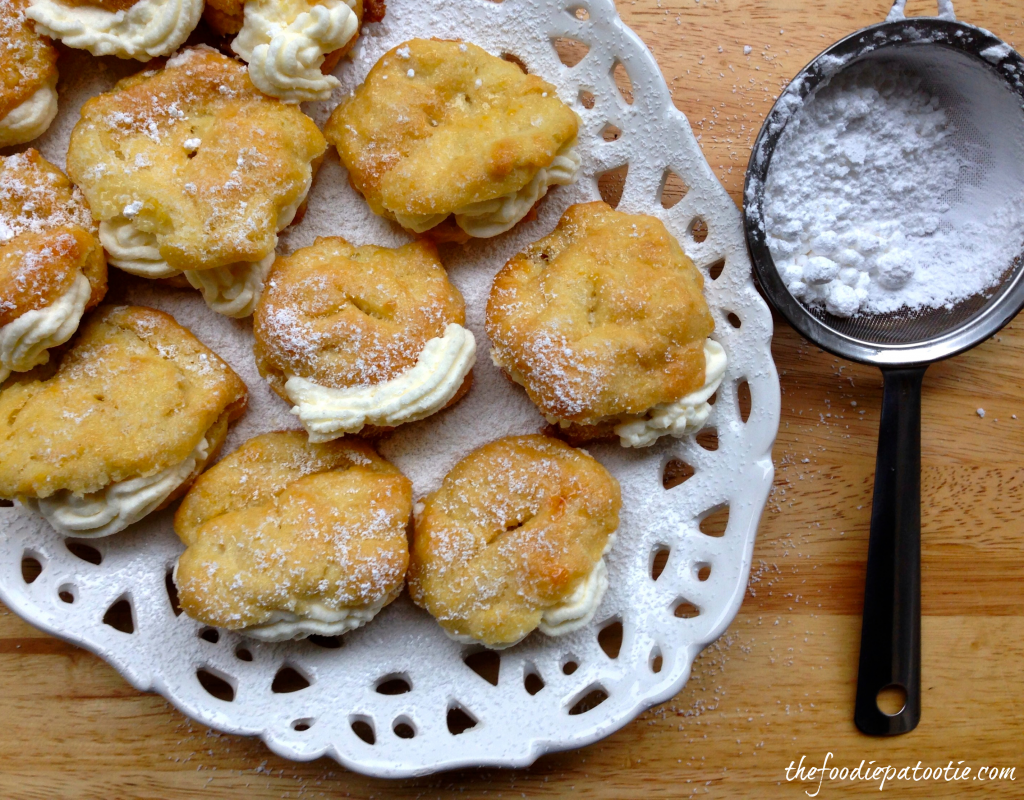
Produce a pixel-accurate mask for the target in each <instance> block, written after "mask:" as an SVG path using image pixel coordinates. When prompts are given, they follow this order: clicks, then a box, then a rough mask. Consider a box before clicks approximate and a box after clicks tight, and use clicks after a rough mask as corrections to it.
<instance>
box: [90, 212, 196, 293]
mask: <svg viewBox="0 0 1024 800" xmlns="http://www.w3.org/2000/svg"><path fill="white" fill-rule="evenodd" d="M100 243H101V244H102V245H103V249H104V250H106V251H107V262H108V263H110V264H113V265H114V266H115V267H117V268H118V269H123V270H124V271H125V272H130V273H131V274H132V275H138V276H139V277H141V278H154V279H155V278H173V277H174V276H175V275H180V274H181V270H178V269H175V268H174V267H172V266H171V265H170V264H168V263H167V262H166V261H164V259H163V258H162V257H161V256H160V248H158V247H157V246H156V236H155V235H153V234H152V233H146V232H145V231H140V230H139V229H138V228H136V227H135V226H134V225H133V224H132V222H131V220H130V219H128V218H127V217H125V216H122V215H118V216H116V217H114V218H113V219H111V220H104V221H103V222H101V223H100Z"/></svg>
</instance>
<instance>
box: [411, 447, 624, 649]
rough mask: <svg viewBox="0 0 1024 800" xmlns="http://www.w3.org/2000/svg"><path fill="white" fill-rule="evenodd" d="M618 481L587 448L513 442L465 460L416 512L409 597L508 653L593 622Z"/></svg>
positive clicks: (469, 636) (457, 632) (452, 630)
mask: <svg viewBox="0 0 1024 800" xmlns="http://www.w3.org/2000/svg"><path fill="white" fill-rule="evenodd" d="M621 505H622V501H621V497H620V493H619V483H618V481H616V480H615V478H613V477H612V476H611V475H610V474H609V473H608V471H607V470H606V469H605V468H604V467H603V466H601V464H600V463H599V462H598V461H597V460H595V459H594V458H592V457H591V456H590V455H588V454H587V453H586V452H585V451H583V450H576V449H574V448H572V447H570V446H569V445H567V444H565V443H564V442H561V441H559V440H558V439H551V438H548V437H546V436H509V437H506V438H504V439H499V440H498V441H496V442H491V443H490V444H487V445H484V446H483V447H481V448H480V449H479V450H475V451H474V452H472V453H470V454H469V455H468V456H466V457H465V458H464V459H462V461H460V462H459V463H458V464H456V465H455V467H453V468H452V471H451V472H449V473H448V475H446V476H445V479H444V482H443V483H442V484H441V487H440V488H439V489H438V490H437V491H436V492H434V493H433V494H431V495H429V496H428V497H427V498H426V499H425V500H424V501H423V505H422V509H420V508H419V507H417V510H416V527H415V533H414V535H413V544H412V559H411V562H410V564H409V591H410V593H411V594H412V598H413V600H414V601H415V602H416V604H417V605H419V606H422V607H423V608H425V609H426V610H427V611H429V612H430V613H431V615H433V616H434V617H435V618H436V619H437V621H438V622H439V623H440V624H441V626H442V627H443V628H444V630H445V632H446V633H447V634H448V635H449V636H451V637H452V638H453V639H456V640H457V641H460V642H481V643H483V644H485V645H487V646H488V647H492V648H495V649H501V648H504V647H510V646H511V645H513V644H516V643H517V642H519V641H520V640H521V639H523V637H525V636H526V635H528V634H529V633H530V632H531V631H533V630H535V629H537V628H539V629H540V630H541V631H542V632H543V633H546V634H547V635H548V636H560V635H562V634H565V633H569V632H570V631H574V630H577V629H579V628H581V627H583V626H584V625H586V624H587V623H589V622H590V620H591V619H592V618H593V616H594V613H595V612H596V610H597V607H598V606H599V605H600V603H601V599H602V597H603V596H604V593H605V590H606V589H607V588H608V575H607V568H606V567H605V563H604V558H603V556H604V554H605V553H607V552H608V551H609V550H610V549H611V546H612V543H613V541H614V538H615V536H614V534H615V529H616V528H617V527H618V525H619V508H620V507H621Z"/></svg>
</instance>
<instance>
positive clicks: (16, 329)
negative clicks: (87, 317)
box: [0, 272, 92, 383]
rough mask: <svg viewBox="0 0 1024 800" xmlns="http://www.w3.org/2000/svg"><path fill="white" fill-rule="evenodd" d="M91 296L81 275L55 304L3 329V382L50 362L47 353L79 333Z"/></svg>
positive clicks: (0, 329)
mask: <svg viewBox="0 0 1024 800" xmlns="http://www.w3.org/2000/svg"><path fill="white" fill-rule="evenodd" d="M91 296H92V284H91V283H89V279H88V278H87V277H85V275H83V274H82V273H81V272H79V273H78V277H76V278H75V280H74V282H73V283H72V284H71V288H70V289H68V290H67V292H65V293H64V294H63V295H61V296H60V297H59V298H58V299H57V300H56V301H55V302H54V303H52V304H51V305H48V306H46V307H45V308H39V309H35V310H33V311H26V312H25V313H24V314H22V315H21V316H20V317H18V318H17V319H16V320H14V321H13V322H9V323H8V324H6V325H3V326H0V383H3V382H4V381H5V380H7V377H8V376H9V375H10V374H11V373H12V372H27V371H28V370H30V369H32V368H33V367H35V366H38V365H39V364H45V363H46V362H47V361H49V360H50V354H49V353H48V352H47V350H49V348H51V347H56V346H57V345H59V344H64V342H66V341H67V340H68V339H70V338H71V336H72V334H73V333H74V332H75V331H76V330H78V322H79V320H81V319H82V314H83V313H84V312H85V306H86V305H87V304H88V302H89V298H90V297H91Z"/></svg>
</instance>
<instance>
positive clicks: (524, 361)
mask: <svg viewBox="0 0 1024 800" xmlns="http://www.w3.org/2000/svg"><path fill="white" fill-rule="evenodd" d="M703 286H704V278H703V276H702V275H701V274H700V272H699V271H698V270H697V268H696V267H694V265H693V262H692V261H690V259H689V258H688V257H687V256H686V254H685V253H683V251H682V248H681V247H680V246H679V243H678V242H677V241H676V240H675V238H674V237H673V236H672V234H670V233H669V232H668V231H667V230H666V229H665V226H664V225H663V224H662V223H661V221H660V220H658V219H656V218H655V217H650V216H647V215H644V214H624V213H621V212H619V211H615V210H613V209H612V208H611V207H610V206H608V205H607V204H606V203H602V202H596V203H586V204H582V205H575V206H571V207H570V208H569V209H568V210H567V211H566V212H565V214H564V215H563V217H562V219H561V220H560V221H559V223H558V226H557V227H556V228H555V230H554V231H553V232H552V233H551V234H550V235H548V236H545V237H544V238H543V239H541V240H540V241H538V242H535V243H534V244H532V245H530V247H528V248H527V249H526V250H525V251H524V252H522V253H520V254H519V255H517V256H515V257H514V258H512V260H511V261H509V262H508V263H507V264H506V265H505V266H504V267H503V268H502V270H501V271H500V272H499V273H498V274H497V276H496V277H495V279H494V284H493V286H492V287H491V294H490V298H489V299H488V302H487V333H488V335H489V336H490V337H491V341H492V342H493V343H494V349H493V350H492V351H491V358H492V360H493V361H494V363H495V364H497V365H498V366H499V367H500V368H501V369H502V370H504V371H505V373H506V374H507V375H508V376H509V377H510V378H511V379H512V380H513V381H515V382H516V383H518V384H520V385H521V386H523V387H525V389H526V391H527V394H529V396H530V399H531V400H532V401H533V402H534V403H535V404H536V406H537V407H538V408H539V409H540V411H541V413H542V414H544V416H545V417H546V418H547V419H548V421H549V422H551V423H552V424H554V425H557V426H558V427H559V435H562V436H564V437H565V438H567V439H568V440H569V441H571V442H574V443H580V442H584V441H588V440H591V439H603V438H610V437H614V436H618V437H619V441H620V443H621V444H622V445H623V446H625V447H644V446H647V445H650V444H653V443H654V442H655V441H656V440H657V439H658V438H659V437H661V436H665V435H671V436H677V437H678V436H683V435H686V434H690V433H694V432H695V431H697V430H700V428H701V427H703V425H704V423H705V422H706V421H707V418H708V415H709V414H710V413H711V406H710V405H708V402H707V401H708V399H709V398H710V397H711V395H712V394H714V392H715V390H716V389H717V388H718V385H719V383H720V382H721V380H722V376H723V374H724V372H725V366H726V356H725V350H724V349H723V348H722V346H721V345H720V344H718V342H715V341H713V340H712V339H709V338H708V337H709V336H710V335H711V333H712V331H713V330H714V327H715V325H714V320H713V319H712V317H711V313H710V312H709V311H708V305H707V302H706V301H705V299H704V295H703V294H702V290H703Z"/></svg>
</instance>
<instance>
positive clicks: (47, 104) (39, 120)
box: [0, 73, 57, 147]
mask: <svg viewBox="0 0 1024 800" xmlns="http://www.w3.org/2000/svg"><path fill="white" fill-rule="evenodd" d="M56 116H57V75H56V73H54V75H52V76H51V77H50V79H49V80H48V81H47V82H46V83H45V84H44V85H43V86H41V87H39V88H38V89H37V90H36V91H35V93H34V94H33V95H32V96H31V97H29V98H28V100H26V101H25V102H24V103H22V104H21V105H19V106H16V107H15V108H13V109H11V110H10V111H9V112H8V113H7V115H6V116H5V117H4V118H3V119H0V147H8V146H10V145H13V144H21V143H22V142H30V141H32V140H33V139H35V138H36V137H37V136H40V135H42V133H43V131H45V130H46V129H47V128H49V127H50V123H51V122H53V118H54V117H56Z"/></svg>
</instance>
